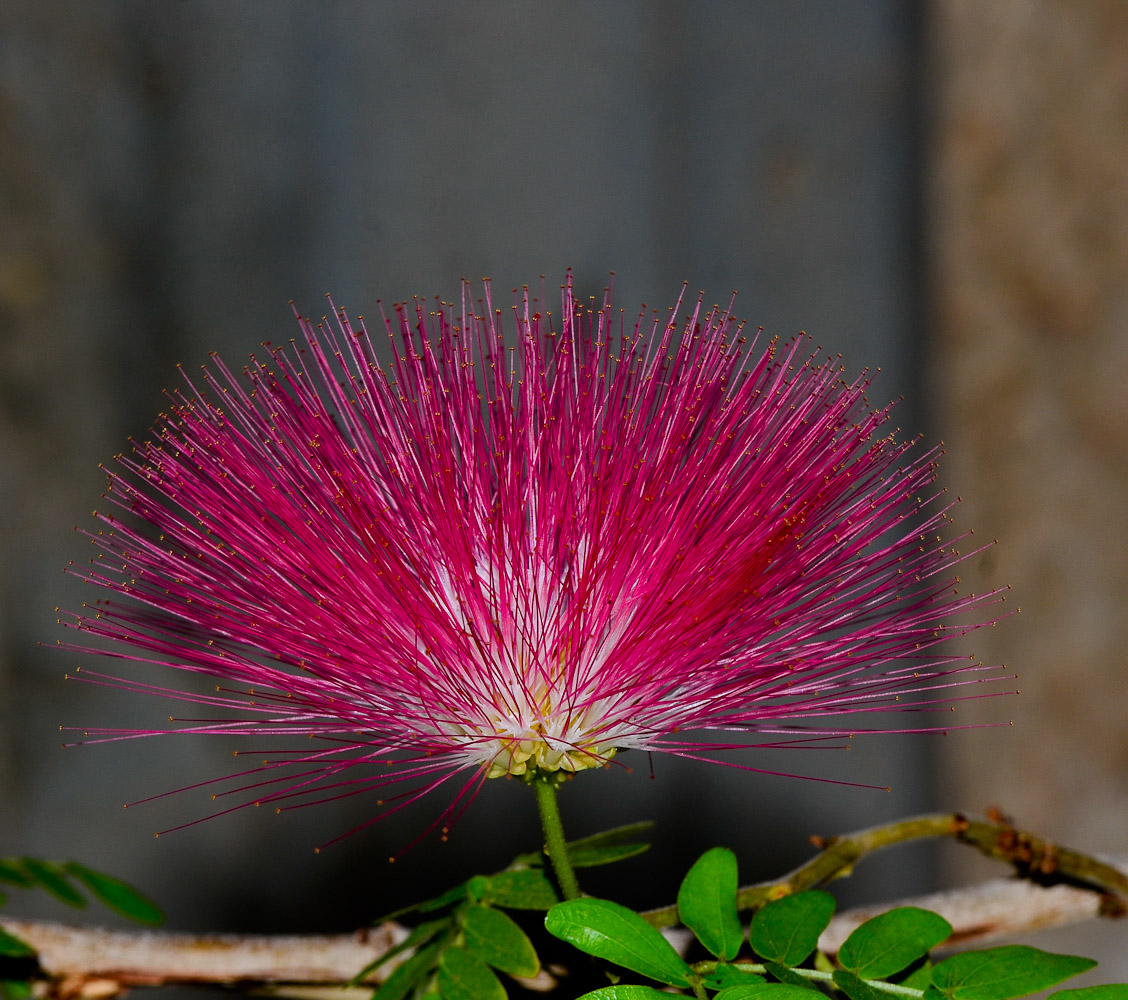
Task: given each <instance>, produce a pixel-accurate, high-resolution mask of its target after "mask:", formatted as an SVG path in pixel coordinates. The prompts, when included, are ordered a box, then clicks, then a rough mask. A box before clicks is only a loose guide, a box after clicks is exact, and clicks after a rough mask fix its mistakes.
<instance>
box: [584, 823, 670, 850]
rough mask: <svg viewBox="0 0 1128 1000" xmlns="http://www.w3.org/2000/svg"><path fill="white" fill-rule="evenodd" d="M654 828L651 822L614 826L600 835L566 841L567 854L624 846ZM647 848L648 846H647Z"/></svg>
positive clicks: (595, 834)
mask: <svg viewBox="0 0 1128 1000" xmlns="http://www.w3.org/2000/svg"><path fill="white" fill-rule="evenodd" d="M653 828H654V821H653V820H649V819H646V820H643V821H642V822H640V823H627V824H626V825H625V826H616V827H614V828H613V829H611V830H604V831H603V832H602V833H593V834H591V835H590V836H588V837H580V838H579V840H569V841H568V845H567V846H568V853H569V854H571V853H572V852H573V851H576V850H588V849H589V848H596V847H610V846H611V845H612V844H625V843H627V842H628V841H633V840H634V839H635V837H637V836H639V834H643V833H647V832H649V831H650V830H652V829H653ZM648 846H649V845H648Z"/></svg>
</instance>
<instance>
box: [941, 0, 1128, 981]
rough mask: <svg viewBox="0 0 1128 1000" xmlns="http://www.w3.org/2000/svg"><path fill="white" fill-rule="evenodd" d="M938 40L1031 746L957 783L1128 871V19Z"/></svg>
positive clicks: (993, 499) (957, 483) (967, 407)
mask: <svg viewBox="0 0 1128 1000" xmlns="http://www.w3.org/2000/svg"><path fill="white" fill-rule="evenodd" d="M927 37H928V46H929V55H930V58H931V64H930V75H931V79H932V81H933V92H932V97H933V109H934V113H935V117H934V119H933V122H932V128H931V148H930V150H929V155H928V157H927V163H928V168H927V178H928V185H927V204H926V212H925V218H926V225H925V239H926V247H927V255H926V259H927V261H928V264H929V267H928V271H927V278H928V286H927V287H928V290H929V294H928V302H929V306H930V309H931V313H932V317H933V323H934V331H935V332H934V336H933V338H932V340H931V343H930V354H929V359H928V361H929V363H928V365H927V368H926V371H927V373H928V379H929V383H930V390H931V399H932V400H933V402H934V405H935V425H936V427H937V428H938V431H939V433H940V435H941V436H942V437H943V439H944V441H945V443H946V446H947V456H946V458H945V461H944V478H945V480H946V482H948V483H950V484H951V485H952V489H953V491H954V492H958V493H960V494H961V495H962V497H963V503H962V504H961V505H960V509H959V512H958V517H959V520H960V522H961V523H966V524H970V525H974V526H975V528H976V536H975V541H986V540H989V539H991V538H992V537H995V538H998V539H999V544H998V545H997V546H995V547H994V548H992V549H990V550H989V551H988V552H986V553H985V554H984V555H983V556H981V557H979V558H977V559H976V560H975V561H974V565H973V566H971V567H969V571H968V572H967V573H965V574H964V580H965V582H966V583H967V584H968V585H969V586H970V587H973V588H985V587H995V586H999V585H1000V584H1010V585H1011V587H1012V588H1013V590H1012V592H1011V595H1010V603H1011V604H1012V605H1017V606H1021V608H1022V613H1021V614H1020V615H1018V616H1015V617H1012V618H1010V619H1008V620H1007V621H1005V622H1002V623H1000V624H999V625H998V626H997V627H996V628H995V629H993V630H992V631H990V632H988V633H985V634H981V635H979V636H977V637H976V640H975V650H976V652H977V653H979V654H980V655H981V656H983V657H984V658H985V659H986V660H988V661H996V662H997V661H1000V660H1002V661H1005V662H1006V663H1007V664H1008V666H1010V667H1013V668H1014V669H1015V671H1016V672H1017V673H1018V675H1019V680H1018V686H1019V688H1020V689H1021V696H1020V697H1019V699H1017V700H1016V701H1015V703H1014V704H1013V705H1008V706H1006V707H1005V711H1006V712H1007V714H1008V715H1010V716H1011V717H1012V718H1013V719H1014V722H1015V725H1014V729H1013V731H1012V732H1009V733H1003V734H1000V733H999V732H998V731H997V730H992V729H985V730H981V731H979V732H977V733H974V734H970V735H969V734H963V735H961V736H960V738H959V739H958V740H953V741H952V745H951V746H950V747H949V748H948V751H949V752H946V753H944V754H943V755H941V757H940V758H939V759H940V760H941V761H942V767H943V770H944V782H945V785H946V787H947V789H948V793H949V794H948V798H949V799H950V800H951V801H953V802H959V803H962V804H964V805H965V806H966V807H968V808H983V807H984V806H987V805H989V804H994V805H997V806H999V807H1001V808H1002V809H1004V810H1006V811H1010V812H1012V813H1013V814H1014V817H1015V819H1016V820H1017V821H1019V822H1020V823H1022V824H1024V825H1026V826H1029V827H1031V828H1034V829H1037V830H1040V831H1042V832H1044V833H1045V834H1046V835H1048V836H1051V837H1056V838H1058V839H1059V841H1061V842H1063V843H1073V844H1078V845H1084V846H1085V847H1086V848H1089V849H1092V850H1095V851H1106V852H1109V853H1114V854H1120V855H1121V856H1126V855H1128V723H1126V720H1125V712H1126V709H1128V697H1126V693H1128V4H1125V3H1123V2H1121V0H1107V2H1093V0H1087V2H1085V3H1062V2H1053V0H1022V2H1009V0H997V2H991V3H982V2H979V0H937V2H934V3H933V4H932V5H931V16H930V18H929V31H928V35H927ZM969 544H970V543H969ZM998 713H999V706H998V705H997V704H992V703H991V701H990V700H988V701H984V702H982V703H980V704H978V705H975V706H973V707H971V709H970V710H969V711H966V712H965V713H964V715H965V718H971V717H974V718H978V719H982V720H988V719H992V718H997V717H998ZM1101 932H1102V933H1103V934H1104V935H1105V936H1106V937H1107V938H1108V940H1109V945H1108V948H1109V961H1120V962H1121V963H1128V960H1126V959H1125V958H1124V957H1123V956H1124V953H1125V952H1128V928H1125V927H1124V926H1123V925H1122V924H1120V925H1109V926H1106V927H1105V928H1102V929H1101ZM1077 946H1078V947H1081V948H1084V947H1085V944H1084V943H1079V944H1078V945H1077ZM1116 955H1119V956H1120V958H1118V959H1117V958H1114V957H1113V956H1116ZM1106 965H1107V963H1106ZM1102 971H1103V973H1104V974H1105V975H1111V974H1112V973H1111V969H1109V968H1107V967H1106V968H1105V969H1104V970H1102ZM1118 974H1119V975H1121V976H1124V975H1128V964H1124V967H1123V968H1122V969H1121V970H1120V971H1119V973H1118Z"/></svg>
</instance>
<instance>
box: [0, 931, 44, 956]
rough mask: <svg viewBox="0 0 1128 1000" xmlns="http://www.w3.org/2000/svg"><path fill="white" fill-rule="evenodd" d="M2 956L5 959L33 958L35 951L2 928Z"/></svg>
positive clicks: (0, 947)
mask: <svg viewBox="0 0 1128 1000" xmlns="http://www.w3.org/2000/svg"><path fill="white" fill-rule="evenodd" d="M0 955H3V956H4V957H5V958H32V957H34V955H35V949H34V948H33V947H32V946H31V945H29V944H27V943H26V942H24V941H21V940H20V939H19V938H18V937H16V936H15V935H14V934H9V933H8V932H7V931H6V930H4V929H3V928H2V927H0Z"/></svg>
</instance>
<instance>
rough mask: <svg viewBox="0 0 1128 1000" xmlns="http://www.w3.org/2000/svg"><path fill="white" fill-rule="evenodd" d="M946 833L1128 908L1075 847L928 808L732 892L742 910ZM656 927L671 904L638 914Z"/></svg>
mask: <svg viewBox="0 0 1128 1000" xmlns="http://www.w3.org/2000/svg"><path fill="white" fill-rule="evenodd" d="M936 837H947V838H950V839H954V840H956V841H958V842H960V843H964V844H968V845H970V846H972V847H975V848H976V849H977V850H979V851H981V852H982V853H983V854H986V855H987V856H988V857H992V858H994V859H995V860H997V861H1003V862H1005V863H1007V864H1010V865H1011V866H1012V867H1013V868H1014V870H1015V873H1016V874H1017V875H1019V876H1020V877H1022V878H1025V879H1029V880H1031V881H1033V882H1037V883H1038V884H1040V885H1055V884H1065V885H1073V886H1079V887H1081V888H1085V889H1089V890H1091V891H1092V892H1095V893H1097V894H1099V897H1100V899H1101V904H1102V913H1103V914H1104V915H1106V916H1119V915H1121V914H1123V913H1124V912H1126V911H1128V873H1125V871H1122V870H1121V869H1119V868H1116V867H1114V866H1113V865H1110V864H1107V863H1105V862H1103V861H1101V860H1099V859H1098V858H1094V857H1092V856H1090V855H1088V854H1083V853H1081V852H1080V851H1074V850H1072V849H1070V848H1067V847H1059V846H1057V845H1055V844H1052V843H1050V842H1049V841H1047V840H1044V839H1042V838H1041V837H1036V836H1035V835H1034V834H1032V833H1027V832H1026V831H1024V830H1018V829H1016V828H1015V827H1014V826H1012V825H1011V823H1010V822H1009V821H1008V820H1006V819H1005V818H1003V817H1001V816H993V817H992V818H991V819H989V820H971V819H968V818H967V817H966V816H964V815H963V814H961V813H933V814H930V815H925V816H914V817H911V818H909V819H904V820H899V821H898V822H895V823H887V824H883V825H882V826H875V827H871V828H869V829H868V830H860V831H858V832H857V833H851V834H846V835H845V836H842V837H830V838H822V837H812V838H811V840H812V842H813V843H814V844H815V846H816V847H820V848H822V850H821V851H820V852H819V853H818V854H816V855H815V856H814V857H813V858H812V859H811V860H810V861H808V862H806V863H805V864H802V865H800V866H799V867H798V868H796V869H795V870H794V871H792V872H789V873H788V874H787V875H785V876H784V877H783V878H781V879H774V880H772V881H769V882H759V883H757V884H756V885H750V886H745V887H744V888H742V889H741V890H740V891H739V893H738V894H737V906H738V907H739V909H741V910H745V911H747V910H757V909H759V908H760V907H761V906H763V905H764V904H765V903H768V902H771V900H773V899H779V898H780V897H781V896H787V895H790V894H791V893H793V892H802V891H803V890H804V889H815V888H818V887H819V886H823V885H826V884H827V883H828V882H832V881H834V880H835V879H837V878H845V877H846V876H847V875H849V874H850V873H851V872H853V870H854V867H855V866H856V865H857V863H858V862H859V861H861V860H862V859H863V858H865V857H866V856H868V855H870V854H873V853H874V852H876V851H880V850H882V849H884V848H886V847H892V846H893V845H894V844H903V843H907V842H908V841H911V840H922V839H925V838H936ZM642 915H643V916H644V917H645V918H646V919H647V920H649V921H650V922H651V923H652V924H653V925H654V926H655V927H673V926H675V925H676V924H677V922H678V911H677V907H676V906H664V907H662V908H660V909H656V910H648V911H646V912H645V913H643V914H642Z"/></svg>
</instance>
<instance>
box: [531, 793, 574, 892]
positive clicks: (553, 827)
mask: <svg viewBox="0 0 1128 1000" xmlns="http://www.w3.org/2000/svg"><path fill="white" fill-rule="evenodd" d="M556 784H557V783H556V782H555V781H554V780H553V776H552V775H545V776H543V777H541V776H538V777H536V778H534V779H533V781H532V786H533V789H534V790H535V791H536V793H537V809H538V810H539V811H540V821H541V827H542V828H543V829H544V851H545V853H546V854H547V855H548V860H549V861H551V862H552V870H553V872H555V873H556V883H557V885H559V886H560V892H561V894H562V895H563V896H564V898H565V899H579V897H580V883H579V882H577V881H576V873H575V871H574V870H573V868H572V862H571V860H570V859H569V858H568V845H567V844H566V843H565V841H564V827H563V825H562V824H561V822H560V805H559V803H558V802H557V801H556Z"/></svg>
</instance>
